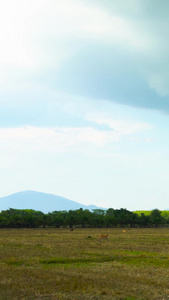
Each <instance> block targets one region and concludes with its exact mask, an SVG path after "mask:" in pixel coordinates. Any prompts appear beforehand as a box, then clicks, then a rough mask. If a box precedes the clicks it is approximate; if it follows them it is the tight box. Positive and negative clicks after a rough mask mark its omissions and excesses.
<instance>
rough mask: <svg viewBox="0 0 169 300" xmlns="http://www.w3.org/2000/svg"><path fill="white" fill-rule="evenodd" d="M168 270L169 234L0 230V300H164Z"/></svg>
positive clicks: (154, 231)
mask: <svg viewBox="0 0 169 300" xmlns="http://www.w3.org/2000/svg"><path fill="white" fill-rule="evenodd" d="M102 233H108V234H109V241H108V242H107V241H103V242H102V243H98V242H97V237H98V236H99V235H100V234H102ZM168 268H169V229H132V230H128V231H127V232H126V233H123V230H122V229H75V230H74V231H72V232H70V231H69V230H68V229H35V230H34V229H26V230H25V229H16V230H15V229H1V230H0V274H1V276H0V300H6V299H12V300H13V299H16V300H17V299H18V300H20V299H49V300H50V299H70V300H72V299H77V300H83V299H89V300H90V299H92V300H94V299H95V300H97V299H103V300H107V299H111V300H113V299H123V300H124V299H125V300H134V299H135V300H136V299H142V300H143V299H169V272H168Z"/></svg>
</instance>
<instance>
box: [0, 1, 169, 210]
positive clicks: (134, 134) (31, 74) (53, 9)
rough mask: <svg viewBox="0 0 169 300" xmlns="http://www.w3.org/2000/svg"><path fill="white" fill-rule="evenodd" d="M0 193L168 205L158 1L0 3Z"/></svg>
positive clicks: (164, 54) (167, 113)
mask: <svg viewBox="0 0 169 300" xmlns="http://www.w3.org/2000/svg"><path fill="white" fill-rule="evenodd" d="M0 20H1V26H0V42H1V48H0V180H1V190H0V197H3V196H6V195H9V194H12V193H14V192H19V191H23V190H37V191H41V192H46V193H53V194H56V195H60V196H63V197H67V198H69V199H72V200H74V201H77V202H81V203H84V204H87V205H88V204H95V205H98V206H102V207H107V208H108V207H113V208H122V207H123V208H127V209H129V210H136V209H153V208H159V209H167V208H169V188H168V178H169V138H168V128H169V76H168V75H169V74H168V70H169V59H168V53H169V42H168V35H169V2H168V1H166V0H161V1H160V2H159V1H156V0H118V1H117V0H109V1H108V0H107V1H101V0H97V1H96V0H90V1H88V0H78V1H77V0H62V1H59V0H29V1H28V0H24V1H22V0H15V1H12V0H6V1H2V2H1V3H0Z"/></svg>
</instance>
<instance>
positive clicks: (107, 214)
mask: <svg viewBox="0 0 169 300" xmlns="http://www.w3.org/2000/svg"><path fill="white" fill-rule="evenodd" d="M158 226H169V215H168V214H166V215H165V216H162V214H161V211H159V210H158V209H154V210H152V211H151V213H150V214H149V215H146V214H144V213H141V214H140V215H139V214H137V213H136V212H131V211H129V210H127V209H124V208H121V209H113V208H109V209H108V210H102V209H94V210H93V211H92V212H91V211H89V210H87V209H86V210H83V209H82V208H80V209H77V210H69V211H53V212H51V213H47V214H45V213H43V212H41V211H35V210H31V209H13V208H10V209H8V210H3V211H1V212H0V228H38V227H43V228H45V227H56V228H60V227H69V228H73V227H82V228H85V227H91V228H101V227H107V228H108V227H131V228H132V227H158Z"/></svg>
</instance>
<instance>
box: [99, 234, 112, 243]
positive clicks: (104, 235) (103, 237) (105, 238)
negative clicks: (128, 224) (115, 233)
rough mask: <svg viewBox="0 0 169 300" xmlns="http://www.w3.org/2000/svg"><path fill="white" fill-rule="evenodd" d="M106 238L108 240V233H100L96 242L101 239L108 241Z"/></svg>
mask: <svg viewBox="0 0 169 300" xmlns="http://www.w3.org/2000/svg"><path fill="white" fill-rule="evenodd" d="M108 240H109V235H108V234H101V235H100V236H99V237H98V239H97V241H98V242H101V241H107V242H108Z"/></svg>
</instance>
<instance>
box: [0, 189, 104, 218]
mask: <svg viewBox="0 0 169 300" xmlns="http://www.w3.org/2000/svg"><path fill="white" fill-rule="evenodd" d="M9 208H15V209H34V210H38V211H42V212H44V213H48V212H52V211H55V210H57V211H59V210H76V209H79V208H83V209H88V210H93V209H98V208H100V207H97V206H95V205H84V204H81V203H78V202H75V201H72V200H69V199H67V198H64V197H61V196H57V195H53V194H47V193H41V192H36V191H23V192H18V193H14V194H12V195H9V196H6V197H1V198H0V211H1V210H7V209H9Z"/></svg>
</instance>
